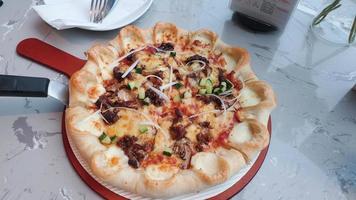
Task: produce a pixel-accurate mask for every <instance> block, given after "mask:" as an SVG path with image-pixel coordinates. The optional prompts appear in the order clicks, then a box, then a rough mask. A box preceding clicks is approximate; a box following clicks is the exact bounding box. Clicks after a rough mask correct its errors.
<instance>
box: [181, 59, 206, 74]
mask: <svg viewBox="0 0 356 200" xmlns="http://www.w3.org/2000/svg"><path fill="white" fill-rule="evenodd" d="M193 63H199V64H202V66H201V67H200V69H198V70H195V71H193V72H198V71H201V70H202V69H204V68H205V66H206V63H205V62H204V61H201V60H192V61H190V62H188V63H187V64H186V65H185V66H189V65H191V64H193Z"/></svg>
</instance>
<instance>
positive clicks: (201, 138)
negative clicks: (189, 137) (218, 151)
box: [196, 133, 212, 145]
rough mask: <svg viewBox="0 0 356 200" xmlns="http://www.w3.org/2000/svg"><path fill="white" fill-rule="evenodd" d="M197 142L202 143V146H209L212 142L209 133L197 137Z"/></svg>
mask: <svg viewBox="0 0 356 200" xmlns="http://www.w3.org/2000/svg"><path fill="white" fill-rule="evenodd" d="M196 138H197V141H198V143H201V144H206V145H207V144H209V142H210V141H211V139H212V138H211V136H210V134H209V133H205V134H204V133H199V134H198V135H197V136H196Z"/></svg>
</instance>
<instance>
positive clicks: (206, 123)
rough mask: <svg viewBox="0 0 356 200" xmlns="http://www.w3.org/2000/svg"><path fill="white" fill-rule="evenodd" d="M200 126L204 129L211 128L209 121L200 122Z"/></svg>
mask: <svg viewBox="0 0 356 200" xmlns="http://www.w3.org/2000/svg"><path fill="white" fill-rule="evenodd" d="M199 126H200V127H202V128H211V126H210V122H209V121H203V122H199Z"/></svg>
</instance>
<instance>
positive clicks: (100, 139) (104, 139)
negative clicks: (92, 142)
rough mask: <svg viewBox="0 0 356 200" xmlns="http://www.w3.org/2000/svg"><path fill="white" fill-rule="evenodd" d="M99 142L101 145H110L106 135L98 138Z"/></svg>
mask: <svg viewBox="0 0 356 200" xmlns="http://www.w3.org/2000/svg"><path fill="white" fill-rule="evenodd" d="M99 141H100V142H101V143H102V144H110V143H111V139H110V137H109V136H108V135H106V133H103V134H101V135H100V136H99Z"/></svg>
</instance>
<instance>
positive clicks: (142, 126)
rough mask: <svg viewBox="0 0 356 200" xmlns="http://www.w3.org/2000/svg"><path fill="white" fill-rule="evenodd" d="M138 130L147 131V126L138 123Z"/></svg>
mask: <svg viewBox="0 0 356 200" xmlns="http://www.w3.org/2000/svg"><path fill="white" fill-rule="evenodd" d="M138 130H139V131H140V133H146V132H147V131H148V127H147V126H146V125H140V126H139V127H138Z"/></svg>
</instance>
